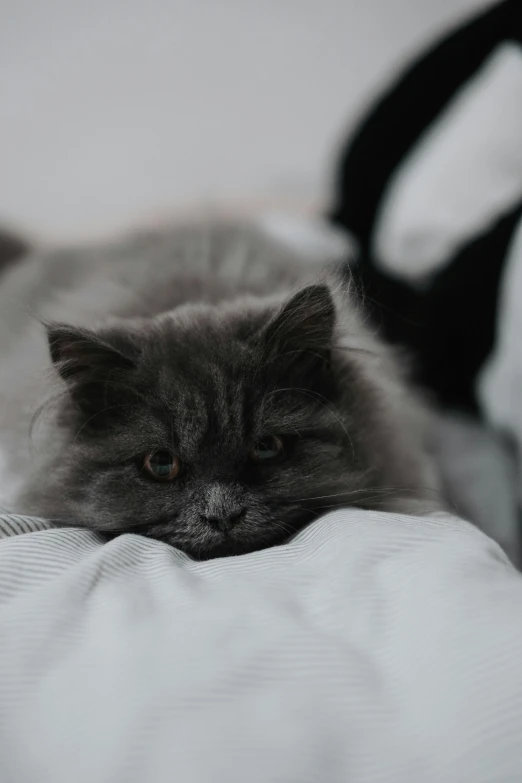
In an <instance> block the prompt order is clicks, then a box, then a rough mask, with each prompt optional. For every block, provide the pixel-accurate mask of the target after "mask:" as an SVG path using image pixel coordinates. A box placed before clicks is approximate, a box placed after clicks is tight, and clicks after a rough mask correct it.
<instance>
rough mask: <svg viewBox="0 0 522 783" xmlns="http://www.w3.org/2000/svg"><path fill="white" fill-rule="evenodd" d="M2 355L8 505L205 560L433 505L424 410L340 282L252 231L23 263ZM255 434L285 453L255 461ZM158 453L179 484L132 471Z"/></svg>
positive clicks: (220, 231) (232, 229) (0, 399)
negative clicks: (175, 469) (315, 529)
mask: <svg viewBox="0 0 522 783" xmlns="http://www.w3.org/2000/svg"><path fill="white" fill-rule="evenodd" d="M0 358H1V374H0V412H1V419H0V455H3V462H4V464H3V466H2V467H1V472H2V490H3V495H4V504H5V501H7V502H8V504H9V505H10V507H11V508H12V509H13V510H15V511H17V512H23V513H31V514H36V515H41V516H45V517H49V518H51V519H54V520H56V521H57V522H61V523H67V524H73V525H79V526H85V527H89V528H93V529H95V530H98V531H102V532H106V533H108V534H111V535H112V534H118V533H121V532H139V533H143V534H145V535H149V536H151V537H154V538H158V539H162V540H164V541H167V542H168V543H170V544H173V545H174V546H177V547H179V548H180V549H182V550H184V551H185V552H187V553H189V554H190V555H192V556H194V557H199V558H207V557H213V556H221V555H228V554H240V553H243V552H248V551H252V550H255V549H261V548H263V547H266V546H271V545H274V544H279V543H282V542H283V541H285V540H286V539H287V538H288V537H289V536H291V535H292V534H293V533H294V532H295V531H297V530H299V529H300V528H302V527H303V525H305V524H307V523H308V522H309V521H310V520H312V519H314V518H315V517H316V516H318V515H319V514H320V513H322V512H323V511H324V510H326V509H331V508H335V507H340V506H345V505H357V506H360V507H365V508H378V509H382V510H400V511H412V510H415V511H423V510H428V509H431V508H433V505H434V504H433V499H434V489H435V485H434V477H433V474H432V471H431V467H430V463H429V460H428V458H427V455H426V448H425V446H426V444H425V430H424V427H423V417H422V414H421V412H420V407H419V406H418V404H417V402H416V401H415V400H414V398H413V396H412V395H411V394H410V393H409V392H408V391H407V390H406V386H405V384H404V383H403V381H402V379H401V374H400V372H399V371H398V369H397V365H396V363H395V362H394V360H393V358H392V356H391V354H390V353H389V351H387V350H386V349H385V348H384V346H383V345H382V344H381V343H380V342H379V341H378V340H377V339H376V338H375V337H374V336H372V335H371V334H370V332H369V331H368V329H367V327H366V326H365V324H364V319H363V318H362V317H361V312H360V307H359V305H358V304H357V302H356V301H355V299H354V297H353V295H352V293H351V292H350V290H349V284H348V281H347V280H346V279H345V280H344V281H343V279H342V276H340V275H339V273H338V272H336V271H335V270H331V269H330V270H325V271H324V272H321V273H318V270H317V268H315V267H314V268H311V267H310V264H309V263H306V262H304V261H303V260H302V259H300V258H297V257H295V256H294V255H293V254H292V253H290V252H289V251H288V250H286V249H284V248H283V247H280V246H279V245H277V244H276V243H274V242H273V241H271V240H269V239H268V238H267V237H265V236H264V235H263V234H261V233H260V232H258V231H256V230H255V229H253V228H250V227H245V226H232V225H217V224H216V225H196V224H194V225H184V226H179V227H177V228H175V229H173V230H172V231H169V232H158V233H157V234H154V235H152V234H151V235H146V236H145V235H144V236H141V237H138V238H133V239H130V240H128V241H126V242H123V243H119V244H114V245H113V246H101V247H93V248H87V249H83V250H79V251H76V252H69V251H60V252H56V251H55V252H51V253H40V254H34V255H32V256H30V257H28V258H27V260H25V261H23V262H22V263H21V264H19V265H18V266H17V267H16V268H15V269H13V270H12V271H11V272H10V273H9V274H8V275H6V277H5V279H3V280H2V282H1V285H0ZM270 435H277V436H278V437H279V438H280V439H281V440H282V442H283V443H284V453H283V454H282V455H281V457H280V459H278V460H276V461H275V462H273V463H272V462H271V463H269V464H266V465H265V464H261V463H254V462H252V460H251V459H250V458H249V454H250V453H251V450H252V448H253V447H254V445H255V444H256V442H259V441H260V440H262V439H263V438H266V437H267V436H270ZM155 449H162V450H169V451H172V452H174V453H175V454H176V455H178V456H179V458H180V459H181V463H182V471H181V472H180V475H179V477H178V478H177V479H175V480H173V481H171V482H165V483H161V482H156V481H153V480H152V479H151V478H150V477H148V476H147V474H146V471H144V469H143V455H144V454H146V453H148V452H150V451H153V450H155ZM221 519H223V520H230V519H233V520H235V522H236V524H234V525H232V524H230V525H218V526H216V525H214V524H209V520H212V521H215V520H221Z"/></svg>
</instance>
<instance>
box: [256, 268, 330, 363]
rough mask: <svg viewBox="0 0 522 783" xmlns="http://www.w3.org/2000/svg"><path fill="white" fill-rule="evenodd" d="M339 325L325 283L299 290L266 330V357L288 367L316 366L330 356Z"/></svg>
mask: <svg viewBox="0 0 522 783" xmlns="http://www.w3.org/2000/svg"><path fill="white" fill-rule="evenodd" d="M335 322H336V311H335V303H334V300H333V297H332V293H331V291H330V289H329V287H328V286H327V285H325V284H320V283H318V284H315V285H309V286H307V287H306V288H302V289H301V290H300V291H298V292H297V293H296V294H295V295H294V296H293V297H292V298H291V299H290V300H289V301H288V302H286V303H285V304H284V305H283V306H282V308H281V309H280V310H279V312H278V313H277V315H276V316H275V318H274V319H273V320H272V321H271V322H270V323H269V324H268V327H267V329H266V330H265V335H264V339H265V346H264V350H265V355H268V356H270V357H273V358H278V359H279V360H284V359H285V358H286V360H287V363H288V364H293V363H294V362H295V361H299V362H300V363H303V361H305V363H306V364H313V363H314V361H315V362H317V361H318V360H322V361H324V360H326V359H327V358H328V356H329V354H330V349H331V344H332V340H333V336H334V330H335Z"/></svg>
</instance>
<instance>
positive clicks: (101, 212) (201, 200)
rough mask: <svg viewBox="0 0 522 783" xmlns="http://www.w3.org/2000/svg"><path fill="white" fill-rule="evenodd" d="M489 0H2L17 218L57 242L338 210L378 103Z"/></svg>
mask: <svg viewBox="0 0 522 783" xmlns="http://www.w3.org/2000/svg"><path fill="white" fill-rule="evenodd" d="M489 4H490V2H489V0H488V2H485V0H320V1H319V0H266V1H265V2H262V3H261V2H258V1H257V0H256V1H255V0H147V2H143V1H142V2H137V1H134V0H90V2H88V3H87V2H79V0H2V3H1V24H0V74H1V76H0V113H1V118H0V119H1V122H0V128H1V138H0V141H1V143H0V183H1V187H0V217H1V218H2V221H7V222H8V224H10V225H11V226H13V227H14V228H17V229H20V230H23V231H27V230H29V231H30V232H31V233H32V234H34V235H36V236H38V237H39V238H42V239H46V240H52V241H70V240H81V239H85V238H94V237H98V236H103V235H107V234H111V233H114V232H117V231H119V230H123V229H126V228H127V227H130V226H133V225H136V224H147V223H149V224H150V223H153V222H156V221H164V220H165V219H168V218H169V216H170V215H174V214H176V213H179V212H180V211H183V212H185V211H186V210H191V209H198V208H200V207H201V206H207V207H211V206H212V205H213V204H215V203H217V202H220V203H221V204H225V205H229V207H230V208H231V209H234V210H239V209H247V210H248V209H252V208H262V209H276V210H278V209H283V210H284V209H291V210H294V211H295V210H299V211H307V210H314V209H316V208H319V209H322V208H323V207H324V206H325V205H326V203H327V195H328V192H329V187H330V177H331V171H332V168H333V164H334V160H335V155H336V152H337V150H338V146H339V144H340V142H341V140H342V139H343V138H344V135H345V133H346V131H347V130H348V128H349V127H350V126H351V125H352V124H353V123H354V122H355V120H356V119H357V117H358V116H359V114H360V112H361V111H362V110H363V109H364V108H365V107H366V106H367V105H368V103H369V102H370V101H371V99H372V98H373V97H374V96H375V94H376V92H377V91H378V90H379V89H380V88H381V87H382V86H383V84H385V83H386V82H387V81H388V80H389V79H390V78H392V76H393V75H394V73H395V72H396V71H397V70H398V69H400V67H401V66H402V65H403V64H404V63H405V61H406V60H407V59H408V58H409V57H410V56H411V55H412V54H414V53H416V52H417V51H418V50H419V49H421V48H422V47H423V46H424V45H425V44H426V43H427V42H429V41H430V40H431V39H432V38H434V37H436V36H437V34H438V33H439V32H441V31H442V30H444V29H445V28H447V27H448V26H450V25H452V24H454V23H455V22H456V21H458V20H460V19H463V18H465V17H466V16H468V15H469V14H470V13H472V12H474V11H476V10H477V9H480V8H483V7H485V6H488V5H489Z"/></svg>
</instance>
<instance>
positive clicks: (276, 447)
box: [249, 435, 284, 462]
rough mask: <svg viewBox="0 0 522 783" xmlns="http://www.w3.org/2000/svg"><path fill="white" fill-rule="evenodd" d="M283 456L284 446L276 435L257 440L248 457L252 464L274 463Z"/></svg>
mask: <svg viewBox="0 0 522 783" xmlns="http://www.w3.org/2000/svg"><path fill="white" fill-rule="evenodd" d="M283 454H284V444H283V441H282V439H281V438H280V437H278V436H277V435H266V436H265V437H264V438H262V439H261V440H259V441H258V442H257V443H256V445H255V446H254V448H253V449H251V451H250V454H249V457H250V459H251V460H252V461H253V462H274V461H275V460H277V459H279V458H280V457H282V456H283Z"/></svg>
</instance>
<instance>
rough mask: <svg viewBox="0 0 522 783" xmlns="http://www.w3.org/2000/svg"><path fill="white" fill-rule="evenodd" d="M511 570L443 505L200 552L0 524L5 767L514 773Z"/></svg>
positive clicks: (518, 732)
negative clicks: (217, 552) (263, 543)
mask: <svg viewBox="0 0 522 783" xmlns="http://www.w3.org/2000/svg"><path fill="white" fill-rule="evenodd" d="M521 606H522V578H521V576H520V575H519V574H518V573H517V572H516V571H515V569H514V568H513V567H512V566H511V565H510V564H509V562H508V561H507V559H506V557H505V555H504V554H503V553H502V551H501V550H500V548H499V547H498V546H497V545H496V544H494V543H493V542H492V541H490V540H489V539H488V538H486V537H485V536H484V535H483V534H482V533H480V532H479V531H478V530H477V529H475V528H473V527H472V526H471V525H468V524H466V523H464V522H462V521H460V520H458V519H456V518H451V517H448V516H445V515H438V516H434V517H431V518H413V517H404V516H399V515H393V514H384V513H374V512H364V511H359V510H351V511H341V512H336V513H332V514H330V515H328V516H326V517H324V518H323V519H321V520H319V521H318V522H316V523H315V524H314V525H312V526H311V527H309V528H308V529H307V530H305V531H303V532H302V533H301V534H300V535H299V536H298V537H297V538H295V539H294V541H293V542H291V543H289V544H287V545H285V546H282V547H279V548H274V549H268V550H265V551H263V552H257V553H254V554H251V555H247V556H243V557H237V558H227V559H221V560H213V561H209V562H206V563H197V562H194V561H192V560H190V559H189V558H187V557H186V556H184V555H182V554H180V553H179V552H177V551H176V550H174V549H172V548H170V547H169V546H167V545H165V544H162V543H159V542H154V541H150V540H147V539H145V538H142V537H139V536H135V535H125V536H121V537H119V538H117V539H115V540H114V541H112V542H110V543H107V544H105V545H103V544H102V543H101V541H100V539H99V538H98V537H97V536H96V535H95V534H93V533H89V532H87V531H80V530H53V531H45V532H37V533H28V534H26V535H18V536H13V537H10V538H7V539H5V540H3V541H1V542H0V779H1V781H2V783H71V782H72V781H74V783H99V782H100V783H101V781H110V783H120V782H121V783H134V782H135V783H145V781H146V783H171V782H172V781H176V783H221V782H222V783H245V781H248V783H293V782H294V781H295V783H308V782H309V783H317V781H320V782H321V783H341V782H342V783H346V781H350V783H373V782H374V781H375V782H376V781H379V783H407V782H409V781H412V783H413V781H415V783H417V782H418V783H421V782H422V783H508V781H509V783H514V781H517V782H518V781H520V780H522V743H521V741H520V738H521V737H522V663H521V662H522V623H521V622H520V611H521Z"/></svg>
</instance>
